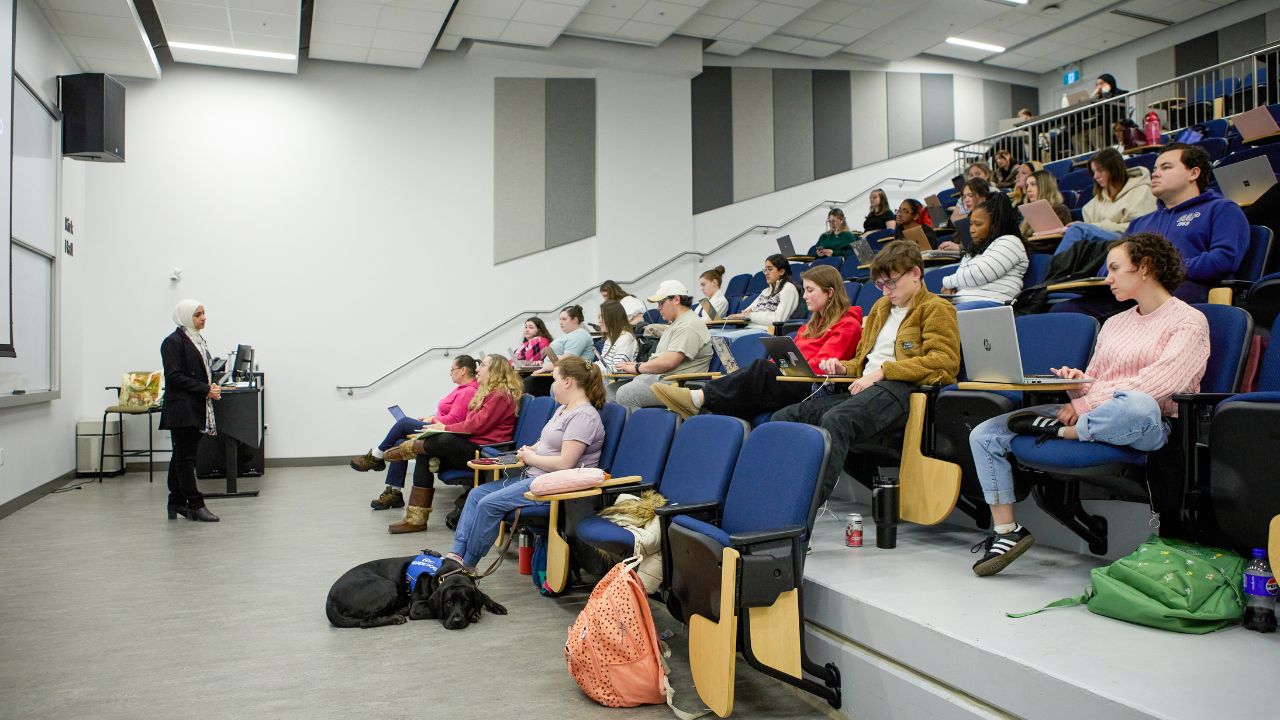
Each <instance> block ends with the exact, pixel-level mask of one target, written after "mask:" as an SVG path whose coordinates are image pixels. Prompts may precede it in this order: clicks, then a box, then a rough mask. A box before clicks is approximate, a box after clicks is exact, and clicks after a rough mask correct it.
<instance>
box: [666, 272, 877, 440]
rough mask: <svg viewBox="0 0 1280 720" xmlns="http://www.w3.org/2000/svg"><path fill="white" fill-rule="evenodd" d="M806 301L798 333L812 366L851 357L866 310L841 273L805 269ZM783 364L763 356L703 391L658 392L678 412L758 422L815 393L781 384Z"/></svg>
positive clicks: (796, 385) (671, 387)
mask: <svg viewBox="0 0 1280 720" xmlns="http://www.w3.org/2000/svg"><path fill="white" fill-rule="evenodd" d="M801 277H802V278H804V302H805V305H807V306H808V308H809V322H807V323H806V324H805V325H804V326H803V327H801V328H800V330H799V332H797V333H796V347H798V348H799V349H800V353H801V354H802V355H804V359H805V361H806V362H808V363H809V366H810V367H812V368H815V369H816V368H817V367H818V366H819V365H821V363H822V362H823V361H824V360H827V359H829V358H834V359H836V360H848V359H849V358H851V357H853V351H854V349H855V348H857V347H858V339H859V338H860V337H861V336H862V308H860V307H858V306H856V305H854V306H852V307H850V305H849V296H848V294H847V293H845V290H844V280H843V279H842V278H841V277H840V273H839V272H838V271H837V270H836V269H835V268H833V267H830V266H828V265H818V266H816V267H813V268H810V269H809V270H806V271H805V272H804V273H803V274H802V275H801ZM779 374H780V373H779V371H778V367H777V366H776V365H774V364H773V363H772V362H771V361H769V360H768V359H764V358H761V359H759V360H756V361H755V362H753V363H751V364H750V365H748V366H747V367H745V368H742V369H741V370H739V371H738V372H735V373H731V374H729V375H725V376H724V377H720V378H717V379H715V380H712V381H711V382H709V383H707V384H706V386H705V387H704V388H703V389H701V390H686V389H685V388H682V387H679V386H676V385H668V384H665V383H657V384H655V385H654V386H653V394H654V395H656V396H657V397H658V399H659V400H661V401H662V404H663V405H666V406H667V408H668V409H669V410H671V411H673V412H675V413H676V414H677V415H680V416H681V417H683V418H685V419H688V418H689V417H692V416H694V415H697V414H698V413H700V412H705V413H715V414H718V415H733V416H734V417H740V418H742V419H743V420H747V421H750V420H753V419H754V418H755V417H756V416H757V415H759V414H760V413H765V412H773V411H774V410H780V409H782V408H784V407H786V406H788V405H791V404H793V403H797V402H800V401H801V400H803V399H804V398H806V397H807V396H808V395H809V394H810V393H812V392H813V388H811V387H810V386H809V385H808V384H806V383H794V382H778V380H777V377H778V375H779Z"/></svg>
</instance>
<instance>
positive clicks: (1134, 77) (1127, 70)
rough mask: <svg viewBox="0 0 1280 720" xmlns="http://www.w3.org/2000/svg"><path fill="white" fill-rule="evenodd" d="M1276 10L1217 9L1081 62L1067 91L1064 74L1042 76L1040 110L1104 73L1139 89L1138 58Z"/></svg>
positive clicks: (1254, 5)
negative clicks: (1077, 74)
mask: <svg viewBox="0 0 1280 720" xmlns="http://www.w3.org/2000/svg"><path fill="white" fill-rule="evenodd" d="M1275 9H1276V0H1238V1H1237V2H1234V3H1232V4H1230V5H1226V6H1224V7H1221V8H1219V9H1216V10H1214V11H1212V12H1210V13H1207V14H1205V15H1201V16H1200V17H1198V18H1194V19H1193V20H1191V21H1190V22H1185V23H1179V24H1178V25H1174V26H1172V27H1169V28H1165V29H1164V30H1161V31H1159V32H1156V33H1152V34H1151V35H1148V36H1146V37H1144V38H1139V39H1137V40H1134V41H1133V42H1130V43H1127V44H1125V45H1122V46H1120V47H1118V48H1116V49H1114V50H1108V51H1106V52H1103V53H1098V54H1097V55H1093V56H1091V57H1088V58H1085V59H1084V60H1082V61H1080V82H1078V83H1076V84H1074V85H1072V86H1070V87H1066V86H1064V85H1063V84H1062V73H1061V72H1058V71H1054V72H1048V73H1045V74H1043V75H1041V76H1040V82H1039V86H1040V109H1041V111H1043V112H1048V110H1049V109H1052V108H1056V107H1058V106H1059V105H1060V104H1061V102H1062V96H1063V95H1065V94H1067V93H1070V92H1076V91H1077V90H1081V89H1092V88H1093V83H1094V80H1095V79H1097V77H1098V76H1099V75H1101V74H1102V73H1111V74H1112V75H1114V76H1115V78H1116V82H1118V83H1120V87H1122V88H1124V89H1125V90H1136V89H1138V58H1140V57H1142V56H1143V55H1147V54H1150V53H1153V52H1156V51H1158V50H1163V49H1164V48H1168V47H1172V46H1174V45H1176V44H1178V43H1180V42H1184V41H1187V40H1190V39H1192V38H1195V37H1199V36H1201V35H1204V34H1205V33H1211V32H1214V31H1216V30H1221V29H1222V28H1224V27H1227V26H1228V25H1234V24H1236V23H1238V22H1241V21H1243V20H1248V19H1250V18H1252V17H1255V16H1257V15H1262V14H1265V13H1267V12H1269V11H1273V10H1275ZM1251 49H1252V48H1238V50H1239V52H1238V53H1235V54H1233V57H1234V56H1237V55H1242V54H1244V53H1246V52H1248V51H1249V50H1251Z"/></svg>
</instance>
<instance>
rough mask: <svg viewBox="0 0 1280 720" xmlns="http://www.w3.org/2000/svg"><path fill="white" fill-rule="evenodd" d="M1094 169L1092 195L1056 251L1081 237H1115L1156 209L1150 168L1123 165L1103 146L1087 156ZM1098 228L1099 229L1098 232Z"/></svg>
mask: <svg viewBox="0 0 1280 720" xmlns="http://www.w3.org/2000/svg"><path fill="white" fill-rule="evenodd" d="M1089 170H1090V172H1092V173H1093V197H1092V198H1091V199H1090V200H1089V202H1087V203H1085V206H1084V211H1083V213H1082V214H1083V216H1084V222H1083V223H1074V224H1071V225H1070V226H1069V227H1068V228H1067V232H1066V233H1065V234H1064V235H1063V236H1062V242H1060V243H1058V249H1057V251H1056V252H1058V253H1062V252H1065V251H1066V250H1067V249H1069V248H1070V247H1071V246H1072V245H1075V244H1076V243H1078V242H1080V241H1081V240H1089V241H1092V242H1103V241H1110V240H1114V239H1115V238H1116V237H1117V233H1123V232H1125V231H1126V230H1128V229H1129V223H1131V222H1133V221H1134V220H1137V219H1138V218H1140V217H1142V216H1143V215H1147V214H1149V213H1152V212H1154V211H1155V209H1156V196H1155V195H1152V194H1151V172H1150V171H1149V170H1147V169H1146V168H1144V167H1142V166H1141V165H1139V166H1138V167H1133V168H1130V167H1125V164H1124V158H1123V157H1121V155H1120V153H1118V152H1116V151H1115V149H1113V148H1106V149H1104V150H1102V151H1101V152H1099V153H1098V154H1097V155H1094V156H1093V158H1091V159H1090V160H1089ZM1098 231H1101V232H1098Z"/></svg>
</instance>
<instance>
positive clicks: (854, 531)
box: [844, 513, 862, 547]
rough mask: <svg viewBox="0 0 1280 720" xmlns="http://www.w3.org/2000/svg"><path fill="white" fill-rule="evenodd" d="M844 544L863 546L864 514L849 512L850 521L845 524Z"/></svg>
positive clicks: (847, 545)
mask: <svg viewBox="0 0 1280 720" xmlns="http://www.w3.org/2000/svg"><path fill="white" fill-rule="evenodd" d="M844 544H845V546H846V547H862V516H861V515H859V514H858V513H849V521H848V522H847V523H845V526H844Z"/></svg>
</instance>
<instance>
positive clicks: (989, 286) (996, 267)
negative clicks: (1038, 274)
mask: <svg viewBox="0 0 1280 720" xmlns="http://www.w3.org/2000/svg"><path fill="white" fill-rule="evenodd" d="M1027 265H1028V260H1027V251H1026V248H1024V247H1023V246H1022V241H1021V240H1019V239H1018V238H1017V237H1015V236H1013V235H1001V236H1000V237H998V238H996V239H995V240H992V241H991V242H990V244H988V246H987V249H986V250H984V251H983V252H982V254H980V255H965V256H964V257H963V258H961V259H960V266H959V267H957V268H956V271H955V272H954V273H952V274H951V275H948V276H947V277H944V278H942V287H944V288H956V289H957V290H958V292H957V293H956V294H955V297H956V298H957V299H962V300H995V301H997V302H1002V303H1011V302H1013V299H1014V298H1016V297H1017V296H1018V293H1020V292H1022V276H1023V275H1025V274H1026V273H1027Z"/></svg>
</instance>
